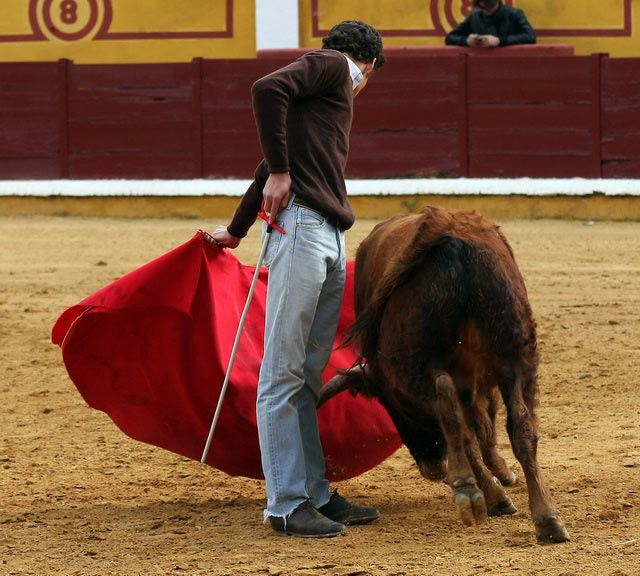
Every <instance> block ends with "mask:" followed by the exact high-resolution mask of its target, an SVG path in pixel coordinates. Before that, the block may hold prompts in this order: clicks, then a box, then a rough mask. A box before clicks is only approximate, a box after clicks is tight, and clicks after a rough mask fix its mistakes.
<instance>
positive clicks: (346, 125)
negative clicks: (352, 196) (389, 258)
mask: <svg viewBox="0 0 640 576" xmlns="http://www.w3.org/2000/svg"><path fill="white" fill-rule="evenodd" d="M252 96H253V112H254V116H255V119H256V124H257V126H258V134H259V136H260V144H261V146H262V152H263V154H264V160H263V161H262V162H261V163H260V164H259V165H258V168H257V169H256V172H255V180H254V182H253V183H252V184H251V186H250V187H249V189H248V190H247V192H246V193H245V195H244V196H243V197H242V200H241V201H240V203H239V205H238V208H237V209H236V213H235V215H234V217H233V219H232V221H231V224H229V226H228V230H229V233H230V234H232V235H233V236H237V237H238V238H242V237H244V236H246V234H247V231H248V230H249V228H250V227H251V225H252V224H253V222H254V221H255V219H256V216H257V213H258V212H259V211H260V206H261V204H262V190H263V188H264V185H265V183H266V181H267V178H268V177H269V173H271V172H274V173H279V172H290V175H291V192H293V193H294V194H296V197H298V198H299V199H300V200H301V201H303V202H304V203H305V204H306V205H309V206H312V207H313V208H315V209H317V210H318V211H319V212H321V213H322V214H323V215H324V216H325V217H326V218H327V219H328V220H329V221H331V222H333V223H334V224H336V225H337V226H338V227H339V228H341V229H343V230H346V229H347V228H350V227H351V226H352V225H353V221H354V214H353V210H352V208H351V205H350V204H349V201H348V200H347V190H346V187H345V183H344V168H345V165H346V162H347V155H348V152H349V131H350V130H351V118H352V116H353V88H352V84H351V75H350V73H349V65H348V64H347V60H346V58H345V57H344V55H343V54H342V53H340V52H337V51H335V50H316V51H314V52H309V53H308V54H305V55H304V56H302V57H301V58H298V59H297V60H296V61H295V62H293V63H291V64H289V65H288V66H285V67H284V68H281V69H280V70H276V71H275V72H273V73H271V74H269V75H267V76H265V77H264V78H261V79H260V80H258V81H257V82H256V83H255V84H254V85H253V88H252Z"/></svg>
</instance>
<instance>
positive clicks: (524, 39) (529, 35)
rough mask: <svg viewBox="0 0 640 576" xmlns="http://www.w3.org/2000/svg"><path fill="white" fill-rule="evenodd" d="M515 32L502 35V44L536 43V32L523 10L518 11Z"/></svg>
mask: <svg viewBox="0 0 640 576" xmlns="http://www.w3.org/2000/svg"><path fill="white" fill-rule="evenodd" d="M514 29H515V31H514V33H513V34H509V35H508V36H502V37H500V46H513V45H514V44H535V43H536V33H535V32H534V30H533V28H532V27H531V24H529V21H528V20H527V17H526V16H525V15H524V12H523V11H522V10H518V11H517V12H516V22H515V26H514Z"/></svg>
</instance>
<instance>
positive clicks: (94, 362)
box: [52, 233, 401, 480]
mask: <svg viewBox="0 0 640 576" xmlns="http://www.w3.org/2000/svg"><path fill="white" fill-rule="evenodd" d="M254 271H255V267H250V266H244V265H242V264H241V263H240V262H239V261H238V260H237V259H236V258H235V257H234V256H233V255H232V254H231V252H230V251H229V250H222V249H220V248H217V247H216V246H213V245H212V244H210V243H208V242H206V241H205V240H203V237H202V234H201V233H198V234H196V236H195V237H194V238H192V239H191V240H190V241H188V242H186V243H185V244H183V245H182V246H180V247H178V248H176V249H175V250H172V251H171V252H169V253H168V254H165V255H164V256H161V257H160V258H158V259H156V260H154V261H152V262H150V263H149V264H146V265H145V266H142V267H141V268H138V269H137V270H134V271H133V272H131V273H129V274H127V275H126V276H124V277H122V278H120V279H119V280H116V281H115V282H113V283H112V284H110V285H108V286H106V287H105V288H103V289H102V290H100V291H98V292H96V293H95V294H93V295H91V296H89V297H88V298H85V299H84V300H83V301H82V302H80V303H79V304H77V305H76V306H72V307H71V308H69V309H68V310H66V311H65V312H64V313H63V314H62V315H61V316H60V318H58V320H57V322H56V323H55V325H54V327H53V332H52V339H53V342H54V343H55V344H58V345H59V346H60V347H61V348H62V357H63V360H64V363H65V366H66V368H67V371H68V372H69V376H70V377H71V379H72V380H73V382H74V384H75V385H76V387H77V388H78V390H79V391H80V393H81V394H82V396H83V397H84V399H85V400H86V402H87V403H88V404H89V405H90V406H92V407H93V408H97V409H98V410H103V411H104V412H106V413H107V414H108V415H109V416H110V417H111V418H112V419H113V421H114V422H115V423H116V425H117V426H118V427H119V428H120V429H121V430H122V431H123V432H124V433H125V434H127V435H129V436H131V437H132V438H135V439H136V440H140V441H142V442H147V443H149V444H153V445H155V446H160V447H162V448H166V449H167V450H170V451H172V452H176V453H178V454H182V455H183V456H187V457H189V458H193V459H196V460H199V459H200V457H201V454H202V451H203V448H204V445H205V442H206V438H207V435H208V433H209V427H210V425H211V421H212V418H213V413H214V411H215V407H216V403H217V401H218V396H219V394H220V390H221V388H222V383H223V381H224V377H225V372H226V369H227V364H228V360H229V357H230V355H231V348H232V346H233V340H234V338H235V334H236V330H237V327H238V322H239V319H240V316H241V314H242V310H243V307H244V303H245V300H246V297H247V294H248V292H249V286H250V284H251V280H252V278H253V274H254ZM266 289H267V272H266V270H264V269H263V270H261V272H260V278H259V281H258V284H257V286H256V292H255V295H254V298H253V302H252V304H251V308H250V311H249V314H248V316H247V321H246V324H245V328H244V331H243V335H242V338H241V341H240V346H239V349H238V354H237V357H236V361H235V365H234V366H233V371H232V375H231V379H230V382H229V387H228V389H227V394H226V396H225V399H224V403H223V407H222V412H221V414H220V419H219V421H218V425H217V428H216V432H215V436H214V438H213V442H212V444H211V448H210V451H209V457H208V459H207V464H210V465H211V466H214V467H215V468H218V469H220V470H223V471H224V472H226V473H227V474H231V475H238V476H248V477H250V478H261V477H262V469H261V466H260V448H259V446H258V432H257V426H256V413H255V402H256V390H257V381H258V372H259V368H260V362H261V360H262V354H263V336H264V308H265V300H266ZM352 321H353V262H349V263H348V273H347V285H346V289H345V297H344V302H343V308H342V314H341V317H340V325H339V328H338V336H337V338H336V342H335V344H336V346H338V345H340V344H341V343H342V335H343V332H344V330H345V328H346V327H347V326H348V325H349V324H351V322H352ZM354 359H355V353H354V351H353V350H352V349H351V348H344V349H341V350H336V351H334V352H333V354H332V355H331V361H330V363H329V366H328V367H327V369H326V371H325V373H324V378H325V381H326V380H328V379H329V378H331V377H332V376H333V375H334V374H335V373H336V371H337V370H340V369H345V368H348V367H349V366H351V365H352V364H353V361H354ZM318 418H319V422H320V434H321V438H322V444H323V447H324V452H325V458H326V463H327V477H328V478H329V479H330V480H343V479H346V478H351V477H353V476H357V475H358V474H362V473H363V472H366V471H367V470H369V469H371V468H373V467H374V466H376V465H377V464H379V463H380V462H382V461H383V460H384V459H385V458H387V457H388V456H390V455H391V454H393V452H394V451H395V450H397V449H398V447H399V446H400V445H401V440H400V439H399V436H398V434H397V432H396V429H395V427H394V425H393V423H392V422H391V420H390V418H389V416H388V415H387V413H386V411H385V410H384V409H383V408H382V407H381V406H380V404H378V403H377V402H376V401H372V400H367V399H365V398H362V397H357V398H353V397H351V396H350V395H349V394H342V395H339V396H337V397H336V398H334V399H333V400H331V401H330V402H328V403H327V404H326V405H324V406H323V407H322V408H321V409H320V410H319V411H318Z"/></svg>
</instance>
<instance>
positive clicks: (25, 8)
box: [0, 0, 256, 64]
mask: <svg viewBox="0 0 640 576" xmlns="http://www.w3.org/2000/svg"><path fill="white" fill-rule="evenodd" d="M1 2H2V11H3V13H2V25H1V27H0V61H4V62H11V61H14V62H21V61H51V60H58V59H60V58H67V59H70V60H73V61H75V62H76V63H97V64H99V63H136V62H138V63H140V62H188V61H190V60H192V59H193V58H198V57H201V58H254V57H255V55H256V44H255V36H256V35H255V0H180V1H178V0H135V1H134V0H1Z"/></svg>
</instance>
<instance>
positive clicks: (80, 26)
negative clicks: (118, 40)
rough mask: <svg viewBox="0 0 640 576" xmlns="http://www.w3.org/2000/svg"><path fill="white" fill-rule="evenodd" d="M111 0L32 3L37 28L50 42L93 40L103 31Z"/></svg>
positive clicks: (69, 0)
mask: <svg viewBox="0 0 640 576" xmlns="http://www.w3.org/2000/svg"><path fill="white" fill-rule="evenodd" d="M110 9H111V6H110V0H31V14H32V15H33V16H34V17H35V18H34V19H35V22H33V24H34V26H35V27H37V29H38V30H39V31H40V33H41V34H43V35H44V36H45V37H47V38H49V39H50V40H62V41H64V42H75V41H77V40H83V39H87V38H88V39H91V38H93V37H94V36H95V35H96V34H97V33H98V32H99V31H100V29H101V28H102V26H103V24H104V22H105V14H106V11H107V10H110Z"/></svg>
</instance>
